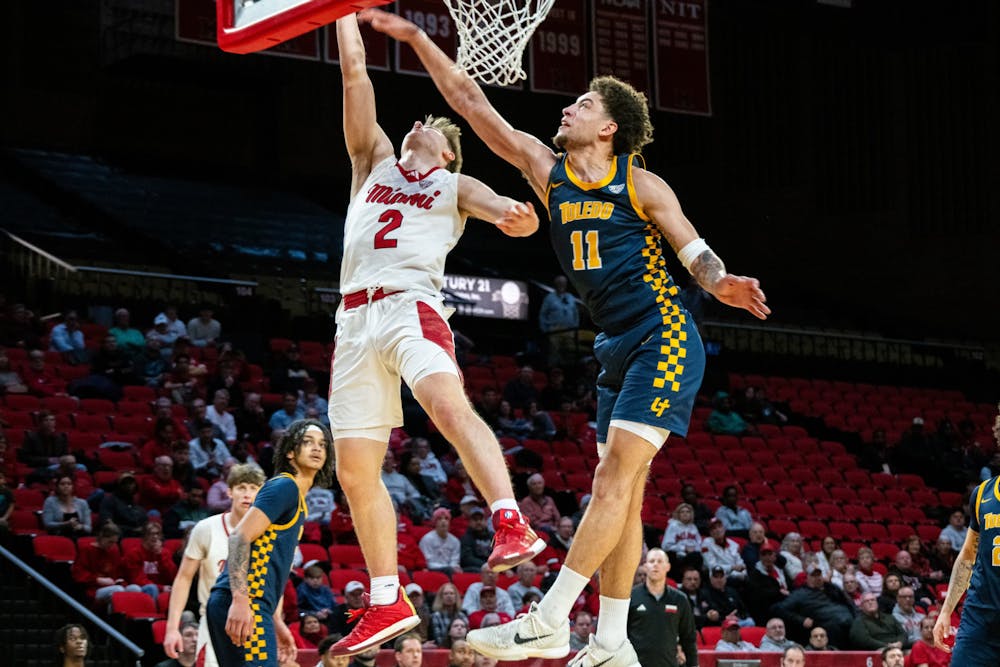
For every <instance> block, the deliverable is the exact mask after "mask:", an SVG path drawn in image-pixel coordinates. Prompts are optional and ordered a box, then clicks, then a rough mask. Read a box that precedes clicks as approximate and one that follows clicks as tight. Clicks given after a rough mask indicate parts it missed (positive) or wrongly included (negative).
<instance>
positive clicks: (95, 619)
mask: <svg viewBox="0 0 1000 667" xmlns="http://www.w3.org/2000/svg"><path fill="white" fill-rule="evenodd" d="M0 556H3V557H4V558H6V559H7V560H8V561H9V562H10V563H11V564H12V565H14V566H15V567H17V568H18V569H20V570H21V571H22V572H24V573H25V574H26V575H27V576H28V578H29V579H34V580H35V581H37V582H38V583H40V584H41V585H42V586H44V587H45V588H46V590H48V591H49V592H50V593H52V594H53V595H55V596H56V597H58V598H59V599H60V600H62V601H63V602H65V603H66V604H68V605H69V606H70V607H72V608H73V609H74V610H75V611H76V612H77V613H78V614H80V615H81V616H83V617H84V618H86V619H87V620H88V621H89V622H91V623H93V624H94V625H95V626H97V627H98V628H100V629H101V630H103V631H104V632H106V633H108V636H109V637H111V639H112V640H114V641H115V642H117V643H118V644H120V645H121V646H122V647H124V648H125V649H126V650H127V651H128V652H129V653H131V654H132V655H134V656H135V664H136V667H139V666H140V665H141V662H140V660H139V659H140V658H141V657H142V656H143V655H145V651H143V650H142V649H141V648H139V647H138V646H136V645H135V643H134V642H132V640H130V639H129V638H128V637H126V636H125V635H123V634H122V633H120V632H118V631H117V630H115V629H114V628H113V627H111V626H110V625H108V623H107V621H105V620H104V619H102V618H101V617H99V616H97V615H95V614H94V612H92V611H90V610H89V609H87V608H86V607H84V606H83V605H82V604H80V603H79V602H77V601H76V600H74V599H73V598H72V597H71V596H70V595H68V594H67V593H65V592H64V591H62V590H61V589H60V588H59V587H58V586H56V585H55V584H53V583H52V582H51V581H49V580H48V579H47V578H45V577H44V576H43V575H42V574H41V573H40V572H38V571H37V570H35V569H34V568H33V567H31V566H30V565H28V564H27V563H25V562H24V561H23V560H21V559H20V558H18V557H17V556H15V555H14V554H13V553H11V552H10V551H8V550H7V549H6V548H5V547H2V546H0Z"/></svg>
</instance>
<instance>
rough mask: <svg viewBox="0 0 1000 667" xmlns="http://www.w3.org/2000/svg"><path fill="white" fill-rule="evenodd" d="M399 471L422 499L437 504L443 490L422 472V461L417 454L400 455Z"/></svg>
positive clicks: (406, 453) (409, 452)
mask: <svg viewBox="0 0 1000 667" xmlns="http://www.w3.org/2000/svg"><path fill="white" fill-rule="evenodd" d="M399 469H400V471H401V473H402V475H403V476H404V477H406V479H408V480H410V484H412V485H413V487H414V488H415V489H416V490H417V491H418V492H419V493H420V495H421V496H422V497H424V498H426V499H427V500H429V501H430V503H431V504H432V505H434V504H437V501H438V499H439V498H440V497H441V489H440V488H439V487H438V483H437V482H435V481H434V480H433V479H432V478H430V477H428V476H426V475H424V474H423V473H422V472H421V471H420V459H418V458H417V455H416V454H414V453H413V452H411V451H405V452H403V453H402V454H400V456H399Z"/></svg>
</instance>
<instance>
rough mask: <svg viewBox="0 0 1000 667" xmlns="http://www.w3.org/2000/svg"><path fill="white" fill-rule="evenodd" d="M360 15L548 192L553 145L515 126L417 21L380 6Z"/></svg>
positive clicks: (489, 143)
mask: <svg viewBox="0 0 1000 667" xmlns="http://www.w3.org/2000/svg"><path fill="white" fill-rule="evenodd" d="M359 17H360V19H361V21H362V22H367V23H370V24H371V26H372V27H373V28H375V29H376V30H378V31H379V32H383V33H385V34H387V35H389V36H390V37H392V38H393V39H395V40H397V41H400V42H405V43H406V44H409V45H410V47H411V48H412V49H413V51H414V52H415V53H416V54H417V57H419V58H420V62H421V63H423V66H424V68H425V69H426V70H427V73H428V74H430V75H431V79H433V80H434V85H436V86H437V88H438V90H439V91H441V94H442V95H443V96H444V98H445V100H446V101H447V102H448V104H449V106H451V108H452V109H454V110H455V112H456V113H458V114H459V115H460V116H462V118H464V119H465V120H466V121H467V122H468V123H469V125H471V126H472V129H473V130H474V131H475V133H476V134H477V135H478V136H479V138H480V139H482V140H483V141H484V142H485V143H486V145H487V146H489V147H490V150H492V151H493V152H494V153H496V154H497V155H499V156H500V157H501V158H503V159H504V160H506V161H507V162H509V163H511V164H512V165H514V166H515V167H517V168H518V169H520V170H521V171H522V172H523V173H524V174H526V175H527V176H528V180H529V181H530V183H531V186H532V188H534V190H535V192H536V193H538V194H539V195H540V196H542V195H544V192H545V184H546V183H547V182H548V177H549V170H551V169H552V165H553V164H555V161H556V157H555V154H554V153H553V152H552V150H551V149H550V148H548V147H547V146H545V145H544V144H543V143H542V142H540V141H539V140H538V139H536V138H535V137H533V136H531V135H530V134H527V133H525V132H520V131H518V130H515V129H514V128H513V127H511V125H510V123H508V122H507V121H506V120H505V119H504V118H503V117H502V116H501V115H500V114H499V112H497V110H496V109H494V108H493V105H492V104H490V102H489V100H488V99H486V95H485V93H483V90H482V88H480V87H479V84H477V83H476V82H475V81H473V79H472V77H470V76H469V75H468V74H467V73H466V72H465V71H463V70H461V69H459V68H458V67H457V66H456V65H455V61H453V60H452V59H451V58H449V57H448V56H447V55H446V54H445V53H444V52H443V51H442V50H441V49H440V48H438V46H437V44H435V43H434V42H433V41H431V39H430V38H429V37H428V36H427V34H426V33H425V32H424V31H423V30H421V29H420V28H418V27H417V26H416V25H414V24H413V23H411V22H410V21H407V20H406V19H404V18H403V17H401V16H397V15H395V14H390V13H388V12H384V11H381V10H378V9H366V10H364V11H363V12H361V13H360V14H359Z"/></svg>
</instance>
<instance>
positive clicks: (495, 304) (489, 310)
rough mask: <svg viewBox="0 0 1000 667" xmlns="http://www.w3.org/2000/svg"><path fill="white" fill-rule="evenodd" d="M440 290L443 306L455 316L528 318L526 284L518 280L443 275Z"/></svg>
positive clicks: (506, 318) (504, 318)
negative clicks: (448, 308)
mask: <svg viewBox="0 0 1000 667" xmlns="http://www.w3.org/2000/svg"><path fill="white" fill-rule="evenodd" d="M441 291H442V293H443V294H444V302H445V305H446V306H450V307H451V308H454V309H455V312H456V313H457V314H459V315H466V316H469V317H490V318H494V319H502V320H526V319H528V284H527V283H525V282H522V281H520V280H508V279H506V278H483V277H481V276H458V275H454V274H450V273H446V274H445V276H444V286H443V289H442V290H441Z"/></svg>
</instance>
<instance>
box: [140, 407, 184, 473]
mask: <svg viewBox="0 0 1000 667" xmlns="http://www.w3.org/2000/svg"><path fill="white" fill-rule="evenodd" d="M176 442H177V431H176V429H175V427H174V421H173V420H172V419H165V418H163V417H159V418H157V420H156V421H155V422H154V426H153V437H152V438H150V439H149V440H147V441H146V444H144V445H143V446H142V449H140V450H139V465H141V466H142V467H143V469H145V470H152V469H153V465H154V463H155V462H156V459H157V457H160V456H170V455H171V454H173V451H174V443H176Z"/></svg>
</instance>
